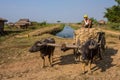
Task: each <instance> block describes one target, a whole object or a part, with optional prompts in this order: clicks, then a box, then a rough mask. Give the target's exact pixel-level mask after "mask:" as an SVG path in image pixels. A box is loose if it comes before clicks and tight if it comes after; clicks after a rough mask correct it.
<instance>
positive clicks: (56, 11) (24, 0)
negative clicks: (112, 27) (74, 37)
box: [0, 0, 116, 22]
mask: <svg viewBox="0 0 120 80" xmlns="http://www.w3.org/2000/svg"><path fill="white" fill-rule="evenodd" d="M115 4H116V2H115V1H114V0H0V17H2V18H6V19H8V21H9V22H16V21H18V20H19V19H20V18H29V19H30V20H31V21H38V22H41V21H47V22H56V21H58V20H60V21H61V22H80V21H81V20H82V19H83V15H84V14H88V16H89V17H94V18H95V19H97V20H101V19H104V18H103V16H104V12H105V8H108V7H111V6H113V5H115ZM105 20H106V19H105Z"/></svg>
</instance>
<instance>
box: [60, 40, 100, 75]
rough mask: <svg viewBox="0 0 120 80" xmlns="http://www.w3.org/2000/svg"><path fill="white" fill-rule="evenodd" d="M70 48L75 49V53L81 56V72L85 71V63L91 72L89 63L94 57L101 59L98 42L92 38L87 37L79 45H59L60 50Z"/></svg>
mask: <svg viewBox="0 0 120 80" xmlns="http://www.w3.org/2000/svg"><path fill="white" fill-rule="evenodd" d="M70 49H73V50H74V51H75V53H74V54H75V55H78V56H81V57H80V59H81V62H82V65H83V73H85V66H86V65H89V72H90V73H91V64H92V63H93V60H94V58H95V57H98V58H100V59H102V57H101V51H100V44H98V42H97V41H95V40H94V39H89V40H87V41H86V42H85V43H84V44H82V45H79V46H77V45H73V46H69V45H66V44H62V46H61V50H62V51H67V50H70Z"/></svg>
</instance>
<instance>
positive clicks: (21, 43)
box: [0, 31, 120, 80]
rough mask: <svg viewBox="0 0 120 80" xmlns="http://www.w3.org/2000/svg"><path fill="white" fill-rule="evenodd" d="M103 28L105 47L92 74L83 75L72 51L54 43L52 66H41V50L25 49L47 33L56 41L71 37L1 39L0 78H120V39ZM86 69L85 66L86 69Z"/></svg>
mask: <svg viewBox="0 0 120 80" xmlns="http://www.w3.org/2000/svg"><path fill="white" fill-rule="evenodd" d="M111 32H112V31H109V32H107V31H106V40H107V44H106V47H107V48H106V51H105V54H104V59H103V60H101V61H97V62H94V64H93V65H92V71H93V73H92V74H87V73H86V74H85V75H82V74H81V72H82V65H81V63H80V62H78V63H77V64H75V61H74V56H73V51H72V50H69V51H67V52H62V51H61V50H60V48H59V47H56V49H55V52H54V62H53V67H49V63H48V59H47V57H46V67H45V68H41V66H42V59H41V58H40V53H39V52H36V53H30V52H28V50H29V48H30V47H31V46H32V44H33V43H34V42H35V41H37V40H41V39H44V38H47V37H53V38H55V40H56V43H57V44H61V43H64V42H67V43H68V44H71V43H72V42H73V39H64V38H59V37H56V36H53V35H50V34H43V35H41V36H34V37H27V38H15V37H14V36H13V37H11V38H9V39H7V40H5V41H4V42H2V43H0V58H1V59H0V80H120V40H119V39H118V35H116V34H114V33H111ZM86 70H87V69H86Z"/></svg>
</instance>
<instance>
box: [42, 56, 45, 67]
mask: <svg viewBox="0 0 120 80" xmlns="http://www.w3.org/2000/svg"><path fill="white" fill-rule="evenodd" d="M42 60H43V65H42V68H44V67H45V58H44V57H42Z"/></svg>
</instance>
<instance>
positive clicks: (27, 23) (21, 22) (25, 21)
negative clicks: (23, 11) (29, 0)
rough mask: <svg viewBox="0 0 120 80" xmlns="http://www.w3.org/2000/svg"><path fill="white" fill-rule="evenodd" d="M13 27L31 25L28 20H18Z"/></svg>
mask: <svg viewBox="0 0 120 80" xmlns="http://www.w3.org/2000/svg"><path fill="white" fill-rule="evenodd" d="M15 25H31V22H30V21H29V19H20V20H19V21H18V22H16V23H15Z"/></svg>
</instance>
